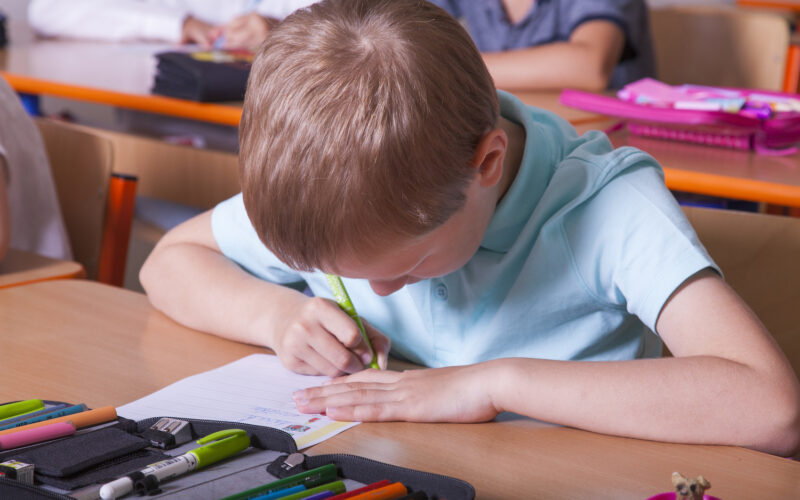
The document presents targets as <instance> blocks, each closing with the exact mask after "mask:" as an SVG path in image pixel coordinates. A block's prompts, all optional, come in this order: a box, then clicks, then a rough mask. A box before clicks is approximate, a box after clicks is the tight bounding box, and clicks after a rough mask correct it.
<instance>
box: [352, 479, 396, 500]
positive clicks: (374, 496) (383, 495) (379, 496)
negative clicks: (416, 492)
mask: <svg viewBox="0 0 800 500" xmlns="http://www.w3.org/2000/svg"><path fill="white" fill-rule="evenodd" d="M406 495H408V490H407V489H406V487H405V486H403V483H392V484H390V485H388V486H384V487H383V488H378V489H377V490H372V491H367V492H366V493H362V494H360V495H356V496H354V497H350V500H395V499H396V498H402V497H404V496H406Z"/></svg>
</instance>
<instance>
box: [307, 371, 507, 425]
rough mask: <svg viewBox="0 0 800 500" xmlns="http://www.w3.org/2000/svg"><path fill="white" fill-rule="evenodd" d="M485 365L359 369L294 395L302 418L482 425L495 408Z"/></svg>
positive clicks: (491, 380) (491, 377)
mask: <svg viewBox="0 0 800 500" xmlns="http://www.w3.org/2000/svg"><path fill="white" fill-rule="evenodd" d="M488 370H489V365H488V364H487V363H480V364H477V365H468V366H455V367H448V368H433V369H424V370H410V371H405V372H395V371H388V370H364V371H362V372H359V373H356V374H354V375H350V376H346V377H339V378H335V379H333V380H332V381H331V382H330V383H329V384H326V385H324V386H321V387H311V388H308V389H304V390H301V391H297V392H295V393H294V395H293V397H294V402H295V404H296V405H297V409H298V410H300V411H301V412H303V413H325V414H327V416H329V417H330V418H333V419H335V420H348V421H360V422H364V421H388V420H404V421H409V422H485V421H487V420H491V419H493V418H494V417H495V416H496V415H497V414H498V413H499V411H500V410H499V409H498V408H496V407H495V405H494V402H493V401H492V398H491V391H490V390H489V384H491V383H493V382H494V377H493V376H492V374H490V373H488Z"/></svg>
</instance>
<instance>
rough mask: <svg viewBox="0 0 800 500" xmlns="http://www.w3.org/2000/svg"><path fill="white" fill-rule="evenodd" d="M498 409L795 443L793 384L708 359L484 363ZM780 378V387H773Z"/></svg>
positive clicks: (641, 431) (718, 440)
mask: <svg viewBox="0 0 800 500" xmlns="http://www.w3.org/2000/svg"><path fill="white" fill-rule="evenodd" d="M487 365H488V366H487V368H488V369H489V370H490V371H493V372H494V373H493V375H494V376H493V377H492V380H494V383H493V385H492V388H491V391H492V400H493V401H494V404H495V406H496V407H497V408H498V409H501V410H503V411H511V412H514V413H520V414H525V415H529V416H532V417H534V418H537V419H541V420H546V421H550V422H554V423H558V424H562V425H568V426H572V427H579V428H582V429H587V430H591V431H595V432H601V433H606V434H615V435H620V436H628V437H635V438H641V439H652V440H658V441H672V442H685V443H701V444H702V443H704V444H731V445H740V446H746V447H750V448H754V449H758V450H762V451H766V452H770V453H775V454H778V455H790V454H792V453H795V452H796V451H797V449H798V446H800V437H798V435H799V434H800V430H799V427H800V422H798V406H797V405H798V404H799V403H798V401H797V398H796V394H797V387H795V386H796V384H797V382H796V380H794V385H795V386H792V387H787V385H790V386H791V385H792V381H791V379H790V380H788V381H783V382H784V383H780V381H781V379H780V378H776V377H774V376H772V375H771V374H769V373H762V372H759V371H757V370H755V369H753V368H752V367H749V366H747V365H743V364H740V363H737V362H734V361H730V360H726V359H723V358H717V357H711V356H695V357H686V358H662V359H648V360H635V361H620V362H568V361H548V360H538V359H523V358H511V359H503V360H496V361H491V362H489V363H487ZM776 380H777V383H776Z"/></svg>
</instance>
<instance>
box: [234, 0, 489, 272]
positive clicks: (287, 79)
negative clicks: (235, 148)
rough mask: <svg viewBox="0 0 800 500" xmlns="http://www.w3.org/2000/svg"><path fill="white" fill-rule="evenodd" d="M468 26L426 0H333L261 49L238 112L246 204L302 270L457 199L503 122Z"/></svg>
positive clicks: (395, 234) (412, 230)
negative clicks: (481, 145) (477, 156)
mask: <svg viewBox="0 0 800 500" xmlns="http://www.w3.org/2000/svg"><path fill="white" fill-rule="evenodd" d="M497 117H498V103H497V95H496V92H495V89H494V84H493V83H492V80H491V77H490V76H489V73H488V71H487V70H486V67H485V65H484V64H483V60H482V59H481V57H480V54H479V52H478V50H477V48H476V47H475V45H474V43H473V42H472V40H471V38H470V37H469V35H468V34H467V32H466V31H465V30H464V29H463V28H462V26H461V25H460V24H459V23H458V22H457V21H456V20H455V19H453V18H452V17H451V16H450V15H449V14H447V13H446V12H445V11H444V10H442V9H440V8H438V7H436V6H434V5H432V4H430V3H428V2H425V1H421V0H325V1H322V2H320V3H317V4H314V5H312V6H311V7H308V8H306V9H302V10H299V11H297V12H296V13H294V14H292V15H291V16H289V17H288V18H286V20H285V21H284V22H283V23H281V24H280V25H279V26H278V27H276V28H275V29H274V30H273V31H272V33H271V34H270V36H269V37H268V38H267V40H266V42H265V43H264V45H263V46H262V47H261V48H260V50H259V52H258V54H257V55H256V58H255V61H254V63H253V67H252V70H251V74H250V80H249V82H248V89H247V94H246V97H245V101H244V109H243V112H242V119H241V124H240V132H239V134H240V153H239V157H240V162H239V163H240V178H241V182H242V192H243V195H244V203H245V207H246V209H247V213H248V216H249V217H250V220H251V221H252V223H253V226H254V227H255V229H256V232H257V233H258V235H259V237H260V238H261V240H262V241H263V242H264V244H265V245H266V246H267V247H268V248H269V249H270V250H272V251H273V252H274V253H275V254H276V255H277V256H278V258H280V259H281V260H282V261H284V262H285V263H286V264H288V265H289V266H291V267H293V268H295V269H300V270H306V271H308V270H311V269H314V268H320V267H322V266H324V265H326V264H327V265H331V264H333V263H334V262H335V261H336V258H337V256H338V255H341V254H342V253H351V252H356V255H358V256H361V257H362V258H363V257H367V258H368V256H369V255H370V254H371V253H372V252H374V251H376V250H377V249H380V248H381V247H382V246H383V247H385V245H387V244H390V243H391V242H392V240H396V239H398V238H403V237H417V236H421V235H424V234H426V233H427V232H429V231H431V230H433V229H435V228H437V227H438V226H440V225H441V224H442V223H444V222H445V221H446V220H447V219H448V218H449V217H450V216H452V215H453V214H454V213H455V212H457V211H458V210H460V209H461V208H462V207H463V205H464V201H465V194H464V192H465V189H466V186H467V184H468V183H469V181H470V180H471V179H472V178H473V177H474V175H475V168H474V166H472V165H471V162H472V156H473V154H474V151H475V148H476V146H477V145H478V142H479V141H480V139H481V137H482V136H483V135H484V134H486V133H487V132H488V131H490V130H491V129H492V128H493V127H494V126H495V125H496V122H497Z"/></svg>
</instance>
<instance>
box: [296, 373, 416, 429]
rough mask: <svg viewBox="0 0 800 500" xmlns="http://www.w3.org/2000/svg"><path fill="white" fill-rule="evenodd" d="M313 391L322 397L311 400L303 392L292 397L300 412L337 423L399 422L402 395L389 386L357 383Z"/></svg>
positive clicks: (311, 398)
mask: <svg viewBox="0 0 800 500" xmlns="http://www.w3.org/2000/svg"><path fill="white" fill-rule="evenodd" d="M315 389H322V391H320V392H321V393H322V394H321V395H319V396H317V397H313V394H314V392H313V391H312V392H306V391H308V390H306V391H299V392H298V393H295V394H294V395H293V397H294V399H295V404H296V406H297V409H298V410H299V411H301V412H303V413H323V412H324V413H325V414H326V415H328V416H329V417H331V418H334V419H336V420H360V421H376V420H383V421H385V420H396V419H399V418H401V410H402V400H403V396H402V391H397V390H395V387H394V386H393V385H392V384H381V383H368V382H366V383H361V382H359V383H345V384H334V385H329V386H325V387H322V388H320V387H318V388H315ZM318 394H319V393H318ZM306 395H308V396H309V399H307V398H306Z"/></svg>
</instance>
